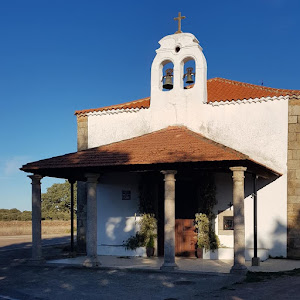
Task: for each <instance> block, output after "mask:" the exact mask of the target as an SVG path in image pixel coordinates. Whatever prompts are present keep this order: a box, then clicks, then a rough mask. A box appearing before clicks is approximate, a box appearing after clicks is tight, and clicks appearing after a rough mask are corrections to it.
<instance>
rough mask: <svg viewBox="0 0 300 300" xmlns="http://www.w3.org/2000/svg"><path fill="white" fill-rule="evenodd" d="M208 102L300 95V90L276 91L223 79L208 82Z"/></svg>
mask: <svg viewBox="0 0 300 300" xmlns="http://www.w3.org/2000/svg"><path fill="white" fill-rule="evenodd" d="M207 93H208V102H215V101H226V100H228V101H232V100H243V99H250V98H252V99H254V98H262V97H274V96H286V95H300V90H287V89H274V88H270V87H265V86H262V85H255V84H250V83H244V82H239V81H234V80H229V79H223V78H218V77H217V78H212V79H209V80H207Z"/></svg>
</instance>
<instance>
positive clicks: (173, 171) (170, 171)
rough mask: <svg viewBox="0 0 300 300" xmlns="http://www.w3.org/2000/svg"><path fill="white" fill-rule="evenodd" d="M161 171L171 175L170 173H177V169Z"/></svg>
mask: <svg viewBox="0 0 300 300" xmlns="http://www.w3.org/2000/svg"><path fill="white" fill-rule="evenodd" d="M160 173H162V174H164V175H169V174H173V175H176V174H177V171H176V170H162V171H160Z"/></svg>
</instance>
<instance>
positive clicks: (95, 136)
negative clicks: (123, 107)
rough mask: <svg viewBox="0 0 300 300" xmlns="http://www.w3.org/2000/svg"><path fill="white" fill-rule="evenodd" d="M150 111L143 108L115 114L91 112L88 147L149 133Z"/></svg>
mask: <svg viewBox="0 0 300 300" xmlns="http://www.w3.org/2000/svg"><path fill="white" fill-rule="evenodd" d="M149 113H150V110H149V109H141V110H138V111H134V110H132V111H123V112H119V113H114V114H103V113H101V112H100V113H92V114H90V115H89V117H88V147H89V148H92V147H98V146H101V145H106V144H110V143H114V142H118V141H122V140H126V139H129V138H133V137H137V136H140V135H143V134H146V133H148V132H149V131H150V129H149Z"/></svg>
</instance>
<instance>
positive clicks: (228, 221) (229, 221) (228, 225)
mask: <svg viewBox="0 0 300 300" xmlns="http://www.w3.org/2000/svg"><path fill="white" fill-rule="evenodd" d="M233 229H234V223H233V217H223V230H233Z"/></svg>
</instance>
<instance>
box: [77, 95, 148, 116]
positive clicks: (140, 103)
mask: <svg viewBox="0 0 300 300" xmlns="http://www.w3.org/2000/svg"><path fill="white" fill-rule="evenodd" d="M149 106H150V97H147V98H143V99H139V100H135V101H130V102H126V103H121V104H116V105H110V106H104V107H99V108H92V109H84V110H77V111H75V115H79V114H86V113H89V112H96V111H107V110H112V109H127V108H129V109H132V108H139V109H141V108H149Z"/></svg>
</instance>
